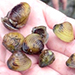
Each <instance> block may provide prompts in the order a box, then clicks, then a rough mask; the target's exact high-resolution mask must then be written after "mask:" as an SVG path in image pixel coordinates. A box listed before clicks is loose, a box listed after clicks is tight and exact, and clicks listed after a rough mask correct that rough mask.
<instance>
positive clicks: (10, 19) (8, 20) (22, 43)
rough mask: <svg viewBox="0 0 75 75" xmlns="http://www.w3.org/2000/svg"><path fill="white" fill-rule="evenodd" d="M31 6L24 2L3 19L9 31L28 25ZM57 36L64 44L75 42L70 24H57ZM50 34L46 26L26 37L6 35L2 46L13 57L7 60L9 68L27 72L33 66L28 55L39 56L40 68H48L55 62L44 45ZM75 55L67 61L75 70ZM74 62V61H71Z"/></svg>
mask: <svg viewBox="0 0 75 75" xmlns="http://www.w3.org/2000/svg"><path fill="white" fill-rule="evenodd" d="M30 10H31V9H30V6H29V4H28V3H26V2H22V3H20V4H18V5H16V6H15V7H14V8H12V10H11V11H9V12H8V13H7V15H6V16H5V17H4V18H1V20H2V23H3V25H4V26H5V27H6V28H7V29H9V30H18V29H20V28H22V27H24V25H25V24H26V22H27V20H28V17H29V14H30ZM53 32H54V33H55V35H56V36H57V37H58V38H59V39H60V40H62V41H64V42H71V41H72V40H74V35H73V28H72V25H71V24H70V23H69V22H64V23H61V24H56V25H55V26H54V27H53ZM48 38H49V34H48V33H47V29H46V27H45V26H42V25H41V26H36V27H33V28H32V31H31V34H29V35H27V36H26V37H24V36H23V35H22V34H20V33H18V32H10V33H7V34H5V35H4V37H3V41H2V44H3V45H4V47H5V48H6V49H7V50H9V51H10V52H11V53H12V55H11V56H10V58H9V59H8V60H7V66H8V67H9V69H11V70H14V71H25V70H27V69H29V68H30V67H31V65H32V61H31V59H30V58H29V57H28V56H27V54H31V55H33V54H37V55H39V60H38V61H39V66H40V67H46V66H48V65H50V64H52V63H53V62H54V60H55V55H54V53H53V52H52V51H51V50H49V49H44V45H46V43H47V42H48ZM74 58H75V54H73V55H72V56H71V57H70V58H69V59H68V60H67V61H66V65H67V66H69V67H71V68H75V59H74ZM71 60H72V61H71Z"/></svg>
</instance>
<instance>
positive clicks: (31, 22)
mask: <svg viewBox="0 0 75 75" xmlns="http://www.w3.org/2000/svg"><path fill="white" fill-rule="evenodd" d="M24 1H26V2H27V3H29V5H30V6H31V13H30V15H29V19H28V22H27V24H26V26H25V27H24V28H22V29H20V30H18V32H20V33H21V34H23V35H24V36H27V35H28V34H30V33H31V29H32V28H33V27H34V26H38V25H45V26H46V27H47V30H48V33H49V40H48V43H47V45H46V48H49V49H50V50H52V51H53V52H54V54H55V58H56V59H55V61H54V62H53V63H52V64H51V65H49V66H47V67H44V68H40V67H39V66H38V64H37V63H38V56H37V55H28V57H29V58H30V59H31V60H32V66H31V68H30V69H28V70H27V71H24V72H16V71H12V70H10V69H9V68H8V67H7V65H6V62H7V60H8V58H9V57H10V55H11V53H10V52H9V51H8V50H6V49H5V47H4V46H3V45H2V39H3V36H4V35H5V34H6V33H8V32H10V31H9V30H7V29H6V28H5V27H4V26H3V24H2V22H0V75H40V74H41V75H75V70H73V69H70V68H68V67H67V66H66V65H65V62H66V61H67V59H68V57H69V56H70V55H71V54H72V53H74V52H75V45H74V44H75V40H74V41H72V42H70V43H65V42H63V41H61V40H59V39H58V38H57V37H56V36H55V34H54V33H53V31H52V28H53V26H54V25H55V24H57V23H62V22H64V21H68V22H70V23H71V24H72V25H73V28H74V32H75V25H74V24H75V20H74V19H71V18H69V17H67V16H65V15H64V14H62V13H61V12H59V11H57V10H55V9H53V8H51V7H49V6H47V5H45V4H44V3H42V2H41V1H39V0H11V1H10V0H1V2H0V17H4V16H5V15H6V14H7V12H8V11H9V10H10V9H11V8H12V7H14V6H15V5H16V4H18V3H20V2H24ZM74 35H75V33H74Z"/></svg>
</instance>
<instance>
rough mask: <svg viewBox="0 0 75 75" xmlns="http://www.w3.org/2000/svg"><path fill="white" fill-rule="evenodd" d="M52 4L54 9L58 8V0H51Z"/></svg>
mask: <svg viewBox="0 0 75 75" xmlns="http://www.w3.org/2000/svg"><path fill="white" fill-rule="evenodd" d="M52 3H53V6H54V8H55V9H57V10H58V9H59V0H52Z"/></svg>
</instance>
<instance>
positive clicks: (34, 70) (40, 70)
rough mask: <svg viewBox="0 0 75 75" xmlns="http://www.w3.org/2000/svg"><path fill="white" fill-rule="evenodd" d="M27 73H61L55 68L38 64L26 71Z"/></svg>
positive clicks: (48, 74)
mask: <svg viewBox="0 0 75 75" xmlns="http://www.w3.org/2000/svg"><path fill="white" fill-rule="evenodd" d="M23 74H25V75H40V74H41V75H60V73H58V72H56V71H55V70H53V69H51V68H49V67H45V68H40V67H39V65H38V64H35V65H34V66H33V68H31V69H29V70H28V71H26V72H25V73H23Z"/></svg>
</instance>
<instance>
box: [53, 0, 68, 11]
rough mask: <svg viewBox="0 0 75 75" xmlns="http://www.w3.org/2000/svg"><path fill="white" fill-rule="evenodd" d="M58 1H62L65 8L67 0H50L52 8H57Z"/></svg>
mask: <svg viewBox="0 0 75 75" xmlns="http://www.w3.org/2000/svg"><path fill="white" fill-rule="evenodd" d="M59 1H61V2H62V4H63V9H64V10H65V9H66V5H67V0H52V3H53V6H54V8H55V9H57V10H58V9H59Z"/></svg>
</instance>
